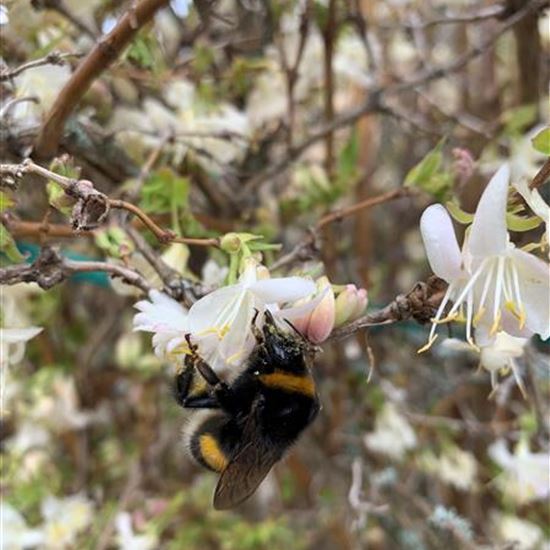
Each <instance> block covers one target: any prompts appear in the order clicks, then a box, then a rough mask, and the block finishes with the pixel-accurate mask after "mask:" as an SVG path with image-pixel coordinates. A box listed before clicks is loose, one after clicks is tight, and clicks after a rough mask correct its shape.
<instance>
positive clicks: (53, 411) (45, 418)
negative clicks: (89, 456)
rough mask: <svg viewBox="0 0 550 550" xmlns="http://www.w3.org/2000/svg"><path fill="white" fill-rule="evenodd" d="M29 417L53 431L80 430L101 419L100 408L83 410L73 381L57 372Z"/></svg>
mask: <svg viewBox="0 0 550 550" xmlns="http://www.w3.org/2000/svg"><path fill="white" fill-rule="evenodd" d="M29 415H30V417H31V418H32V419H33V420H34V421H35V422H38V423H40V424H42V425H45V426H46V427H49V428H50V429H51V430H53V431H55V432H63V431H67V430H80V429H82V428H84V427H85V426H87V425H88V424H89V423H90V422H92V421H94V420H99V419H101V416H102V409H99V410H98V411H95V412H83V411H82V410H81V409H80V406H79V398H78V393H77V391H76V386H75V381H74V379H73V378H71V377H69V376H65V375H62V374H57V375H56V376H55V377H54V379H53V380H52V382H51V385H49V386H48V392H47V393H45V394H44V395H42V396H40V398H38V400H37V401H36V404H35V405H34V407H33V408H32V409H31V411H30V412H29Z"/></svg>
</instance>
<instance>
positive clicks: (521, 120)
mask: <svg viewBox="0 0 550 550" xmlns="http://www.w3.org/2000/svg"><path fill="white" fill-rule="evenodd" d="M502 118H503V121H504V133H505V134H506V135H517V134H523V132H524V131H525V129H526V128H527V127H529V126H530V125H531V124H533V123H534V122H535V121H536V120H537V106H536V105H534V104H529V105H521V106H520V107H515V108H513V109H509V110H508V111H506V112H505V113H504V114H503V115H502Z"/></svg>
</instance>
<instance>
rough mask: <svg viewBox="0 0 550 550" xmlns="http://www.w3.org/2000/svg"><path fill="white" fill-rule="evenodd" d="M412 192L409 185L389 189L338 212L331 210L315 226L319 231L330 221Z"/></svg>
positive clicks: (338, 219)
mask: <svg viewBox="0 0 550 550" xmlns="http://www.w3.org/2000/svg"><path fill="white" fill-rule="evenodd" d="M410 194H411V189H410V188H408V187H399V188H398V189H394V190H393V191H388V192H387V193H382V194H381V195H377V196H376V197H369V198H368V199H365V200H364V201H361V202H358V203H356V204H352V205H351V206H348V207H347V208H342V209H341V210H338V211H337V212H331V213H330V214H327V215H326V216H323V217H322V218H321V219H320V220H319V221H318V222H317V225H316V226H315V229H316V230H317V231H319V230H320V229H322V228H323V227H325V225H328V224H329V223H332V222H335V221H340V220H342V219H344V218H347V217H348V216H353V215H354V214H357V213H358V212H360V211H361V210H365V209H367V208H371V207H373V206H377V205H378V204H383V203H385V202H389V201H391V200H394V199H399V198H402V197H406V196H408V195H410Z"/></svg>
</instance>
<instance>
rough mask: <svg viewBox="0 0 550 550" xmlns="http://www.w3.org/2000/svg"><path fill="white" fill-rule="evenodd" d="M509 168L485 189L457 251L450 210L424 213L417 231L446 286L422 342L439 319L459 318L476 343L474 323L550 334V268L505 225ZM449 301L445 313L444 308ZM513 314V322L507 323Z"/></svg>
mask: <svg viewBox="0 0 550 550" xmlns="http://www.w3.org/2000/svg"><path fill="white" fill-rule="evenodd" d="M509 177H510V173H509V169H508V167H507V166H506V165H504V166H502V167H501V168H500V169H499V170H498V171H497V173H496V174H495V175H494V176H493V178H492V179H491V181H490V182H489V184H488V185H487V188H486V189H485V191H484V193H483V195H482V197H481V199H480V201H479V205H478V207H477V210H476V213H475V216H474V221H473V223H472V226H471V228H470V231H469V234H468V235H467V237H466V239H465V241H464V244H463V247H462V252H461V253H459V252H458V244H457V241H456V236H455V234H454V230H453V228H452V223H451V219H450V216H449V215H448V213H447V212H446V211H445V210H444V209H443V207H442V206H441V205H439V204H436V205H432V206H430V207H428V208H427V209H426V210H425V211H424V213H423V214H422V218H421V221H420V231H421V233H422V238H423V240H424V246H425V248H426V253H427V256H428V261H429V262H430V265H431V267H432V270H433V271H434V273H435V274H436V275H438V276H439V277H441V278H442V279H444V280H445V281H446V282H447V283H448V284H449V287H448V289H447V292H446V294H445V296H444V298H443V300H442V302H441V305H440V306H439V309H438V311H437V313H436V315H435V317H434V319H433V324H432V328H431V330H430V335H429V338H428V343H427V345H426V346H424V347H423V348H421V349H420V350H419V352H422V351H425V350H427V349H428V348H429V347H430V346H431V345H432V344H433V342H434V341H435V339H436V335H435V332H436V328H437V325H438V324H439V323H444V322H448V321H452V320H455V319H463V320H465V322H466V338H467V340H468V342H469V343H470V344H471V345H472V346H474V347H476V348H477V346H476V344H475V343H474V341H473V337H472V328H474V327H485V328H487V329H488V332H489V334H490V336H491V337H494V336H495V335H496V333H497V332H498V331H499V330H503V329H504V328H505V329H506V331H507V332H508V333H510V334H511V335H513V336H523V335H525V329H527V330H528V331H529V332H530V333H531V334H532V333H536V334H539V335H540V336H541V338H543V339H546V338H548V337H549V336H550V277H549V275H550V272H549V266H548V264H546V263H545V262H543V261H542V260H540V259H539V258H537V257H535V256H533V255H532V254H528V253H527V252H524V251H522V250H518V249H516V248H515V246H514V245H513V244H512V243H510V240H509V235H508V231H507V229H506V200H507V193H508V185H509ZM451 301H452V302H453V306H452V307H451V309H450V311H449V313H448V314H447V316H446V317H445V318H443V312H444V311H445V308H446V306H447V304H448V303H449V302H451ZM510 318H515V319H516V322H515V323H510Z"/></svg>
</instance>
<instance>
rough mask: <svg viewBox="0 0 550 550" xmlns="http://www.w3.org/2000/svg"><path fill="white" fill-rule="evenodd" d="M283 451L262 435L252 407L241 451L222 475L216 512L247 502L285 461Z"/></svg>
mask: <svg viewBox="0 0 550 550" xmlns="http://www.w3.org/2000/svg"><path fill="white" fill-rule="evenodd" d="M281 456H282V452H281V449H277V448H275V447H274V446H273V445H270V444H269V443H268V442H266V441H265V438H264V437H263V436H262V434H261V433H260V428H259V425H258V422H257V415H256V411H255V407H254V406H253V407H252V411H251V414H250V417H249V418H248V420H247V422H246V425H245V428H244V430H243V436H242V446H241V447H240V448H239V449H237V451H236V452H235V455H234V456H233V457H232V458H231V460H230V462H229V464H228V465H227V467H226V468H225V470H224V471H223V472H222V474H221V476H220V479H219V481H218V484H217V486H216V490H215V492H214V508H215V509H216V510H226V509H228V508H233V507H234V506H236V505H237V504H240V503H241V502H243V501H244V500H246V499H247V498H248V497H249V496H250V495H251V494H252V493H253V492H254V491H255V490H256V489H257V488H258V486H259V485H260V483H261V482H262V481H263V480H264V478H265V476H266V475H267V474H268V473H269V470H271V468H272V467H273V465H274V464H275V463H276V462H277V461H278V460H279V459H280V458H281Z"/></svg>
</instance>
